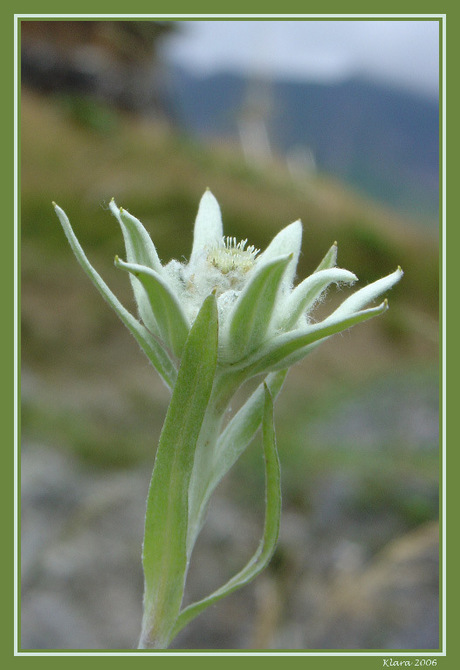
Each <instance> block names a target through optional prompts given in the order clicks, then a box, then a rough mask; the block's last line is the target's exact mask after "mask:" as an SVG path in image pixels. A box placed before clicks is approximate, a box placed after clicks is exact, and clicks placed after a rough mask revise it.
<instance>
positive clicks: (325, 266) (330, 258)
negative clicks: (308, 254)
mask: <svg viewBox="0 0 460 670" xmlns="http://www.w3.org/2000/svg"><path fill="white" fill-rule="evenodd" d="M336 263H337V242H334V244H333V245H332V247H331V248H330V249H329V251H328V252H327V253H326V255H325V256H324V258H323V260H322V261H321V263H320V264H319V265H318V267H317V268H316V270H315V272H319V271H320V270H329V269H330V268H333V267H334V266H335V265H336Z"/></svg>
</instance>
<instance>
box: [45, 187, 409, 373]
mask: <svg viewBox="0 0 460 670" xmlns="http://www.w3.org/2000/svg"><path fill="white" fill-rule="evenodd" d="M55 209H56V212H57V215H58V217H59V219H60V221H61V224H62V226H63V228H64V231H65V233H66V235H67V237H68V239H69V242H70V244H71V246H72V249H73V251H74V252H75V254H76V256H77V258H78V260H79V261H80V263H81V264H82V266H83V268H84V269H85V271H86V272H87V274H88V275H89V276H90V278H91V279H92V281H93V282H94V284H95V285H96V286H97V288H98V289H99V290H100V291H101V293H102V294H103V296H104V297H105V299H106V300H107V301H108V302H109V304H110V305H111V306H112V307H113V308H114V309H115V311H116V312H117V313H118V315H119V316H120V318H121V319H122V320H123V322H124V323H125V325H127V327H128V328H129V329H130V330H131V332H132V333H133V334H134V336H135V337H136V339H137V340H138V342H139V344H140V345H141V347H142V348H143V350H144V351H145V353H146V354H147V355H148V357H149V358H150V360H151V361H152V363H153V364H154V365H155V367H156V368H157V369H158V371H159V372H160V374H161V375H162V376H163V378H164V379H165V381H166V382H167V383H168V384H169V385H170V386H172V385H173V383H174V379H175V377H176V374H177V365H176V363H175V359H176V358H179V359H180V356H181V353H182V350H183V347H184V344H185V341H186V339H187V335H188V332H189V330H190V327H191V325H192V323H193V321H194V319H195V317H196V315H197V313H198V311H199V309H200V307H201V305H202V303H203V301H204V300H205V298H206V297H207V296H208V295H209V294H210V293H214V294H215V296H216V298H217V305H218V314H219V358H218V363H219V365H220V366H221V368H222V369H229V370H230V369H231V370H241V371H244V372H245V376H246V377H249V376H253V375H255V374H260V373H265V372H270V371H274V370H281V369H285V368H287V367H289V366H291V365H292V364H293V363H295V362H297V361H298V360H300V359H301V358H303V357H304V356H305V355H306V354H307V353H308V352H309V351H310V350H311V348H312V347H313V346H315V345H316V344H317V343H318V342H319V341H321V340H323V339H325V338H326V337H329V336H331V335H333V334H334V333H337V332H340V331H342V330H345V329H347V328H349V327H350V326H352V325H354V324H356V323H359V322H361V321H365V320H366V319H369V318H371V317H373V316H376V315H378V314H381V313H382V312H384V311H385V310H386V308H387V301H386V300H385V301H384V302H382V303H381V304H380V305H378V306H377V307H367V305H369V303H371V302H372V301H373V300H374V299H375V298H377V297H378V296H380V295H381V294H382V293H384V292H386V291H387V290H388V289H390V288H391V287H392V286H393V285H394V284H395V283H396V282H398V281H399V279H400V278H401V277H402V274H403V272H402V270H401V268H399V267H398V269H397V270H396V271H395V272H393V273H392V274H390V275H388V276H387V277H384V278H383V279H380V280H378V281H376V282H374V283H372V284H370V285H368V286H366V287H365V288H363V289H361V290H359V291H357V292H355V293H354V294H352V295H351V296H350V297H348V298H347V299H345V300H344V302H343V303H342V304H341V305H340V307H338V309H336V310H335V311H334V312H333V313H332V314H331V315H330V316H328V317H327V318H326V319H324V320H323V321H321V322H319V323H315V322H312V321H310V319H309V313H310V312H311V310H312V308H313V307H314V305H315V304H316V303H317V302H318V300H319V299H320V298H321V296H322V294H323V293H324V291H325V290H326V289H327V288H328V287H329V286H330V285H331V284H353V283H354V282H355V281H356V280H357V277H356V276H355V275H354V274H353V273H352V272H349V271H348V270H343V269H340V268H337V267H335V264H336V258H337V246H336V245H335V244H334V245H333V246H332V247H331V249H330V250H329V251H328V253H327V254H326V256H325V258H324V259H323V261H322V262H321V264H320V265H319V267H318V268H317V269H316V270H315V272H314V273H313V274H312V275H310V276H309V277H307V278H306V279H304V280H303V281H302V282H301V283H300V284H299V285H298V286H296V287H294V286H293V282H294V277H295V273H296V266H297V261H298V258H299V253H300V247H301V239H302V226H301V223H300V221H295V222H294V223H291V224H290V225H288V226H287V227H286V228H284V229H283V230H281V231H280V232H279V233H278V234H277V235H276V237H275V238H274V239H273V241H272V242H271V243H270V244H269V246H268V247H267V248H266V249H265V251H264V252H262V253H260V252H259V250H258V249H255V248H254V247H253V246H247V240H243V241H241V242H238V241H237V240H236V239H235V238H229V237H224V234H223V227H222V218H221V213H220V208H219V205H218V203H217V201H216V199H215V198H214V196H213V195H212V193H211V192H210V191H209V190H207V191H206V192H205V194H204V195H203V197H202V199H201V202H200V206H199V210H198V215H197V218H196V221H195V228H194V237H193V247H192V253H191V256H190V260H189V262H188V263H180V262H179V261H176V260H172V261H171V262H169V263H168V264H167V265H165V266H163V265H162V264H161V261H160V259H159V257H158V254H157V251H156V249H155V246H154V244H153V242H152V240H151V239H150V236H149V235H148V233H147V231H146V230H145V228H144V227H143V225H142V224H141V223H140V221H139V220H138V219H136V218H135V217H134V216H132V215H131V214H130V213H129V212H127V211H126V210H124V209H122V208H119V207H117V205H116V204H115V202H114V201H113V200H112V202H111V203H110V210H111V211H112V213H113V214H114V215H115V217H116V218H117V220H118V222H119V224H120V227H121V230H122V232H123V236H124V240H125V246H126V261H122V260H120V259H119V258H118V257H116V258H115V265H116V266H117V267H118V268H121V269H123V270H125V271H127V272H128V273H129V274H130V276H131V282H132V286H133V290H134V296H135V299H136V303H137V306H138V311H139V317H140V320H138V319H136V318H135V317H134V316H132V315H131V314H130V313H129V312H127V310H125V308H124V307H123V306H122V305H121V304H120V303H119V301H118V300H117V298H116V297H115V296H114V295H113V293H112V292H111V291H110V289H109V288H108V287H107V285H106V284H105V283H104V282H103V280H102V279H101V278H100V277H99V275H98V274H97V272H96V271H95V270H94V268H93V267H92V266H91V265H90V263H89V261H88V260H87V258H86V256H85V255H84V253H83V250H82V249H81V247H80V245H79V243H78V241H77V239H76V237H75V235H74V233H73V231H72V229H71V227H70V223H69V221H68V219H67V216H66V215H65V213H64V212H63V210H62V209H60V208H59V207H58V206H57V205H55Z"/></svg>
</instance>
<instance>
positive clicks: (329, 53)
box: [165, 20, 439, 96]
mask: <svg viewBox="0 0 460 670" xmlns="http://www.w3.org/2000/svg"><path fill="white" fill-rule="evenodd" d="M179 24H180V30H179V32H178V34H177V35H176V36H174V37H172V38H171V39H170V40H169V41H168V43H167V44H166V43H165V48H166V56H167V58H168V59H171V60H172V61H174V62H176V63H178V64H180V65H182V66H186V67H189V68H192V69H193V70H195V71H196V72H200V73H203V74H208V73H211V72H215V71H217V70H221V69H226V70H236V71H238V72H243V73H251V72H264V73H267V74H270V75H275V76H278V75H283V76H286V77H289V78H291V79H292V78H296V79H304V80H310V81H312V80H313V81H329V82H330V81H337V80H340V79H342V78H345V77H348V76H350V75H356V74H364V75H366V76H368V77H372V78H375V79H378V80H380V81H382V80H383V81H386V82H390V83H396V84H398V85H402V86H407V87H410V88H412V89H415V90H417V91H419V92H421V93H424V94H427V95H430V96H437V94H438V72H439V38H438V35H439V24H438V22H437V21H435V20H407V21H404V20H395V21H389V20H361V21H358V20H332V21H313V20H305V21H297V20H295V21H291V20H287V21H282V20H275V21H261V20H256V21H247V20H243V21H225V20H218V21H215V20H208V21H181V22H179Z"/></svg>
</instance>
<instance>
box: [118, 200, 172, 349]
mask: <svg viewBox="0 0 460 670" xmlns="http://www.w3.org/2000/svg"><path fill="white" fill-rule="evenodd" d="M109 207H110V211H111V212H112V214H113V215H114V216H115V217H116V219H117V221H118V223H119V224H120V228H121V231H122V233H123V238H124V240H125V247H126V257H127V260H128V263H136V264H138V265H142V266H145V267H148V268H151V269H153V270H155V272H157V273H158V274H160V275H161V274H162V273H163V268H162V266H161V262H160V259H159V258H158V254H157V250H156V249H155V245H154V244H153V242H152V240H151V239H150V235H149V234H148V232H147V231H146V230H145V228H144V226H143V225H142V223H141V222H140V221H139V220H138V219H136V217H134V216H132V215H131V214H130V213H129V212H127V211H125V210H124V209H122V208H121V207H120V208H118V207H117V205H116V204H115V201H114V200H113V199H112V201H111V202H110V205H109ZM130 280H131V286H132V288H133V292H134V297H135V299H136V303H137V308H138V310H139V315H140V317H141V319H142V321H143V322H144V324H145V325H146V326H147V328H148V329H149V330H150V332H151V333H153V334H154V335H156V336H158V337H160V339H161V333H160V332H159V330H158V327H157V323H156V321H155V319H154V317H153V315H152V310H151V309H150V305H149V301H148V298H147V296H146V294H145V291H144V289H143V288H142V286H141V284H140V282H139V281H138V279H137V278H136V277H135V276H134V275H130Z"/></svg>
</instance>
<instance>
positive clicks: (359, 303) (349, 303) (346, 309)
mask: <svg viewBox="0 0 460 670" xmlns="http://www.w3.org/2000/svg"><path fill="white" fill-rule="evenodd" d="M403 274H404V272H403V271H402V270H401V268H400V267H398V268H397V269H396V270H395V271H394V272H392V273H391V274H389V275H387V276H386V277H382V278H381V279H377V281H374V282H372V283H371V284H368V285H367V286H364V288H361V289H359V291H355V292H354V293H353V294H352V295H351V296H350V297H349V298H347V299H346V300H344V301H343V303H342V304H341V305H340V306H339V307H338V308H337V309H336V310H335V312H333V313H332V314H331V317H330V318H337V317H339V316H340V317H344V316H349V315H350V314H352V313H353V312H357V311H358V310H360V309H362V308H363V307H365V305H368V304H369V303H370V302H372V300H375V298H378V297H379V296H381V295H382V293H386V292H387V291H389V290H390V289H391V288H393V286H394V285H395V284H397V283H398V281H399V280H400V279H401V277H402V276H403Z"/></svg>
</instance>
